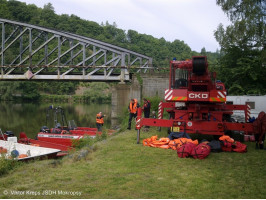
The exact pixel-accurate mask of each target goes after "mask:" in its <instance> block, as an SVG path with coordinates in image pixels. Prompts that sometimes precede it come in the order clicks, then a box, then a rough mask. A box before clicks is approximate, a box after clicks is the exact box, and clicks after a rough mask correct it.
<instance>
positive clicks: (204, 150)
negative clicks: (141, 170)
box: [191, 143, 211, 159]
mask: <svg viewBox="0 0 266 200" xmlns="http://www.w3.org/2000/svg"><path fill="white" fill-rule="evenodd" d="M210 152H211V147H210V146H209V145H207V144H204V143H200V144H199V145H197V146H196V147H195V148H194V149H193V150H192V152H191V156H193V158H195V159H197V158H198V159H204V158H206V157H207V156H208V155H209V154H210Z"/></svg>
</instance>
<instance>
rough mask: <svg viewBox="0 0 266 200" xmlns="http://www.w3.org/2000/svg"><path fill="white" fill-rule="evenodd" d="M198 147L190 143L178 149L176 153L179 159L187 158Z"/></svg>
mask: <svg viewBox="0 0 266 200" xmlns="http://www.w3.org/2000/svg"><path fill="white" fill-rule="evenodd" d="M195 147H196V145H195V144H193V143H191V142H188V143H185V144H183V145H182V146H181V147H179V148H177V150H176V152H177V155H178V157H179V158H187V157H188V156H190V154H191V152H192V150H193V149H194V148H195Z"/></svg>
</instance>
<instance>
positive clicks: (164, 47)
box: [0, 0, 218, 99]
mask: <svg viewBox="0 0 266 200" xmlns="http://www.w3.org/2000/svg"><path fill="white" fill-rule="evenodd" d="M0 17H1V18H7V19H11V20H15V21H20V22H25V23H29V24H35V25H39V26H43V27H47V28H52V29H57V30H63V31H67V32H71V33H76V34H79V35H83V36H87V37H91V38H94V39H98V40H101V41H104V42H108V43H111V44H114V45H118V46H121V47H124V48H127V49H130V50H133V51H135V52H138V53H142V54H145V55H147V56H150V57H152V58H153V65H154V66H155V67H161V68H162V67H166V68H168V63H169V60H171V59H172V58H173V57H176V58H177V60H184V59H189V58H191V56H193V55H200V53H197V52H194V51H192V50H191V48H190V47H189V46H188V45H187V44H186V43H185V42H184V41H180V40H178V39H176V40H175V41H173V42H169V41H166V40H165V39H164V38H160V39H157V38H154V37H153V36H151V35H146V34H140V33H138V32H137V31H134V30H128V31H125V30H122V29H119V28H117V25H116V23H115V22H113V24H110V23H109V22H108V21H107V22H105V23H101V24H98V23H96V22H93V21H88V20H83V19H81V18H79V17H78V16H76V15H67V14H62V15H57V14H56V13H55V11H54V8H53V6H52V4H51V3H48V4H46V5H44V7H43V8H38V7H37V6H35V5H34V4H29V5H27V4H26V3H23V2H19V1H15V0H9V1H7V0H0ZM201 53H203V54H205V55H208V59H209V62H210V64H213V63H216V62H217V57H218V53H211V52H207V51H206V49H205V48H204V47H203V48H202V52H201ZM6 59H7V60H8V54H7V55H6ZM30 83H31V82H30ZM20 84H21V83H20V82H18V83H17V84H16V86H13V84H12V83H6V82H2V83H0V88H3V87H13V88H12V90H11V89H10V91H13V92H14V91H19V92H18V93H20V94H23V93H24V92H25V90H19V89H20V88H22V87H21V86H20ZM26 86H27V84H26ZM34 86H35V87H37V90H35V92H36V94H33V95H29V94H27V95H22V96H23V97H24V96H25V97H27V99H30V98H33V99H34V98H38V93H39V92H43V93H50V94H73V91H74V90H75V88H76V87H77V86H78V83H70V82H67V83H65V82H58V83H56V82H55V83H53V88H51V87H50V84H49V83H45V82H36V83H35V84H34ZM23 87H24V86H23ZM14 89H16V90H14ZM3 90H4V89H2V91H3ZM5 90H7V89H5ZM32 92H34V90H33V91H32ZM2 94H3V93H2ZM7 97H9V98H14V96H12V95H7ZM7 99H8V98H7Z"/></svg>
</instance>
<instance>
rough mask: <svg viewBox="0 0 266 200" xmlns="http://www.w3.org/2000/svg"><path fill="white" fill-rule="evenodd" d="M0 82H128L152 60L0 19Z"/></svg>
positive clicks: (70, 36)
mask: <svg viewBox="0 0 266 200" xmlns="http://www.w3.org/2000/svg"><path fill="white" fill-rule="evenodd" d="M0 30H1V37H2V39H1V46H0V59H1V60H0V62H1V65H0V69H1V72H0V73H1V75H0V80H29V79H31V80H79V81H121V82H124V81H129V80H130V76H129V74H130V73H131V72H134V73H135V72H140V71H142V72H146V71H147V70H149V69H151V68H152V58H150V57H148V56H145V55H142V54H139V53H136V52H134V51H130V50H127V49H125V48H121V47H118V46H115V45H112V44H108V43H105V42H101V41H99V40H95V39H92V38H89V37H84V36H80V35H77V34H72V33H68V32H65V31H58V30H53V29H48V28H44V27H40V26H35V25H30V24H26V23H21V22H16V21H11V20H8V19H1V18H0Z"/></svg>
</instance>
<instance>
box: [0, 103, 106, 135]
mask: <svg viewBox="0 0 266 200" xmlns="http://www.w3.org/2000/svg"><path fill="white" fill-rule="evenodd" d="M50 105H52V103H14V102H0V128H1V129H2V132H5V131H7V130H9V131H13V132H14V134H15V135H16V136H19V133H20V132H25V133H26V134H27V136H28V137H30V138H35V137H36V135H37V133H38V132H39V131H40V128H41V127H42V126H44V125H46V113H47V109H48V108H49V106H50ZM53 106H54V107H57V106H61V107H62V108H63V109H64V112H65V116H66V120H67V121H69V120H74V121H75V123H76V125H77V126H86V127H96V124H95V118H96V114H97V113H98V112H100V111H101V112H103V113H104V114H105V115H106V117H105V120H104V121H105V124H104V127H106V128H111V104H89V103H87V104H85V103H84V104H73V103H53ZM50 116H51V115H50ZM50 118H52V120H53V119H54V117H53V116H51V117H50ZM48 126H49V128H51V127H50V126H52V125H51V124H48Z"/></svg>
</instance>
